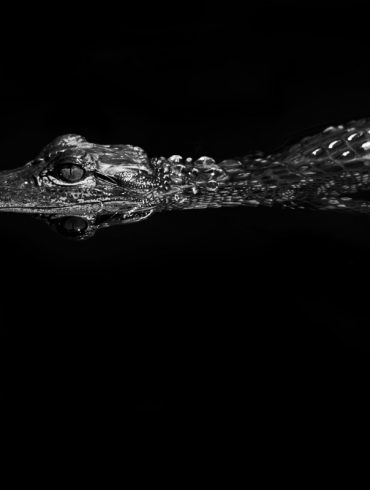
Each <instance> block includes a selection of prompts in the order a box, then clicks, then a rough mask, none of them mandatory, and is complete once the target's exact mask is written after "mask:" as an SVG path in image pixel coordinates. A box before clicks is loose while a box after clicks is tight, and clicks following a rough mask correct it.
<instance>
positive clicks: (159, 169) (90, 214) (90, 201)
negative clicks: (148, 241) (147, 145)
mask: <svg viewBox="0 0 370 490" xmlns="http://www.w3.org/2000/svg"><path fill="white" fill-rule="evenodd" d="M167 191H168V186H166V178H165V175H164V170H163V159H151V160H149V159H148V156H147V155H146V153H145V152H144V151H143V150H142V149H141V148H138V147H136V146H131V145H98V144H92V143H89V142H87V141H86V140H85V138H83V137H82V136H78V135H72V134H69V135H64V136H60V137H58V138H56V139H55V140H54V141H52V142H51V143H50V144H48V145H47V146H46V147H45V148H44V149H43V150H42V151H41V152H40V154H39V155H38V156H37V157H36V158H35V159H33V160H32V161H30V162H28V163H27V164H26V165H24V166H23V167H20V168H17V169H14V170H9V171H8V170H7V171H4V172H1V173H0V211H6V212H18V213H31V214H33V215H35V216H37V217H39V218H42V219H44V220H46V221H47V222H48V223H49V224H51V225H53V226H54V228H55V229H57V230H58V231H59V232H61V233H64V234H66V235H68V236H73V237H76V238H86V237H89V236H91V235H92V234H94V232H95V230H97V229H98V228H101V227H107V226H111V225H112V224H123V223H132V222H136V221H140V220H143V219H145V218H147V217H148V216H150V215H151V214H152V212H153V211H154V209H156V208H158V207H160V203H161V201H163V199H164V196H165V194H166V193H168V192H167Z"/></svg>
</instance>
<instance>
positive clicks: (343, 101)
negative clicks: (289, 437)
mask: <svg viewBox="0 0 370 490" xmlns="http://www.w3.org/2000/svg"><path fill="white" fill-rule="evenodd" d="M1 22H2V30H1V44H0V84H1V86H0V107H1V111H0V125H1V134H0V137H1V168H3V169H5V168H13V167H16V166H19V165H23V164H24V163H26V162H27V161H28V160H30V159H31V158H32V157H34V156H35V155H36V154H37V153H38V152H39V150H40V149H41V148H42V147H43V146H44V145H45V144H46V143H48V142H49V141H50V140H51V139H52V138H54V137H55V136H57V135H59V134H64V133H80V134H83V135H84V136H85V137H86V138H87V139H88V140H90V141H94V142H98V143H129V144H133V145H138V146H141V147H143V148H144V149H145V150H146V151H147V152H148V153H149V155H150V156H153V155H164V156H169V155H171V154H182V155H185V156H193V157H194V156H201V155H209V156H212V157H214V158H216V159H222V158H226V157H232V156H234V155H240V154H243V153H244V152H245V153H246V152H249V151H251V150H256V149H262V150H264V151H266V152H272V151H274V150H276V149H277V148H279V147H280V146H281V145H283V144H285V143H287V142H289V141H294V140H295V139H297V138H298V139H299V138H300V137H302V136H303V135H307V134H310V133H315V132H316V131H320V130H321V129H323V128H325V127H326V126H328V125H333V124H339V123H344V122H346V121H348V120H350V119H356V118H360V117H364V116H369V115H370V79H369V68H368V67H369V63H370V60H369V52H370V50H369V48H370V40H369V39H370V37H369V30H368V25H367V24H368V22H367V15H366V10H365V2H364V3H360V2H358V3H355V2H351V9H348V8H344V7H341V6H339V5H335V4H334V3H322V2H320V3H318V2H317V3H315V2H314V3H305V2H303V3H302V2H300V3H299V6H295V5H294V4H293V2H282V1H280V2H277V1H276V2H267V1H264V2H262V1H261V2H259V3H258V6H257V5H254V4H246V5H245V6H244V8H243V9H242V8H241V7H238V8H237V7H235V6H233V7H231V6H230V7H227V6H223V7H221V6H217V5H215V4H211V3H210V4H207V3H201V2H200V3H198V4H197V5H196V6H190V5H188V6H187V7H184V6H180V5H178V4H175V3H174V4H172V5H170V6H169V5H159V4H156V5H155V6H153V5H152V6H146V5H144V4H143V5H141V4H140V5H136V6H133V5H131V4H126V3H121V4H120V5H118V6H116V7H113V6H107V5H105V6H104V7H102V5H98V6H96V7H93V6H91V5H90V6H89V7H88V8H86V10H83V9H82V7H81V9H78V8H77V7H76V6H75V5H68V4H66V3H64V4H62V5H59V6H58V7H55V8H54V9H53V10H50V8H48V7H42V8H40V9H39V10H38V9H36V8H35V7H34V6H33V7H32V9H29V10H25V9H24V8H22V10H21V12H20V11H17V12H9V13H8V12H5V11H4V12H3V15H2V19H1ZM0 226H1V233H2V241H1V263H2V281H1V296H0V301H1V329H2V337H1V341H2V348H1V350H2V359H3V360H4V369H3V374H4V379H3V400H4V403H5V405H7V406H9V407H11V408H16V409H17V410H19V413H20V414H21V415H24V414H26V413H29V411H30V410H32V409H33V408H35V409H36V411H40V410H41V413H44V412H45V413H46V412H47V413H49V414H50V413H54V412H55V411H59V410H60V411H62V412H63V413H69V414H72V416H74V414H76V413H83V414H84V416H88V415H89V414H90V415H91V414H93V415H94V414H95V415H96V414H99V415H101V414H103V413H104V414H106V413H116V414H120V413H122V412H123V411H126V410H133V411H135V410H136V411H137V412H162V413H167V414H173V413H174V414H176V413H179V412H185V413H188V412H198V411H207V413H212V412H213V411H215V410H218V409H221V410H224V409H231V410H232V411H234V410H242V411H245V410H248V412H251V411H252V413H254V414H257V413H262V414H264V415H266V416H268V415H269V413H270V412H271V410H272V409H273V410H278V409H279V410H281V411H282V413H283V412H285V413H286V410H287V409H288V412H289V413H292V411H295V413H299V411H300V409H301V408H303V407H306V408H307V407H309V411H310V410H311V413H314V412H316V411H320V410H323V407H325V406H326V405H327V403H328V402H331V401H333V400H334V403H338V405H342V404H343V403H344V402H345V401H348V399H351V400H354V399H355V397H357V396H362V394H363V393H364V392H365V391H366V384H365V381H364V380H365V379H366V373H367V368H368V352H369V333H368V328H369V322H368V310H369V308H368V301H369V299H368V297H369V280H368V277H369V272H370V266H369V246H370V220H369V218H368V217H366V216H345V215H340V214H331V213H314V212H308V211H294V212H293V211H286V210H285V211H282V210H277V209H262V208H261V209H249V208H244V209H221V210H209V211H189V212H171V213H163V214H158V215H155V216H154V217H152V218H151V219H150V220H148V221H146V222H143V223H141V224H137V225H131V226H126V227H116V228H111V229H108V230H105V231H102V232H100V233H98V234H97V235H96V237H95V238H94V239H92V240H89V241H85V242H74V241H70V240H66V239H64V238H63V237H61V236H59V235H57V234H56V233H54V232H52V231H51V230H50V229H49V228H48V227H47V226H46V225H45V224H44V223H42V222H38V221H36V220H33V219H32V218H30V217H27V216H21V215H19V216H18V215H11V214H2V215H1V216H0ZM272 407H273V408H272Z"/></svg>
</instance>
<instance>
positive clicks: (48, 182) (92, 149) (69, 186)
mask: <svg viewBox="0 0 370 490" xmlns="http://www.w3.org/2000/svg"><path fill="white" fill-rule="evenodd" d="M369 179H370V119H363V120H360V121H352V122H350V123H348V124H347V125H345V126H337V127H330V128H327V129H326V130H324V131H323V132H321V133H320V134H318V135H316V136H311V137H307V138H304V139H303V140H302V141H301V142H299V143H298V144H296V145H294V146H292V147H290V148H288V149H287V150H285V151H282V152H280V153H278V154H275V155H267V156H263V154H262V153H257V154H254V155H247V156H245V157H242V158H233V159H230V160H224V161H222V162H219V163H216V162H215V161H214V160H213V159H212V158H209V157H201V158H198V159H197V160H195V161H193V160H192V159H191V158H188V159H186V160H183V159H182V158H181V157H179V156H176V155H175V156H172V157H169V158H164V157H161V158H152V159H149V158H148V156H147V155H146V153H145V152H144V151H143V150H142V149H141V148H138V147H134V146H130V145H96V144H93V143H89V142H87V141H86V140H85V139H84V138H83V137H82V136H77V135H65V136H61V137H58V138H56V139H55V140H54V141H52V142H51V143H50V144H49V145H47V146H46V147H45V148H44V149H43V150H42V151H41V153H40V154H39V155H38V157H37V158H35V159H34V160H32V161H30V162H28V163H27V164H26V165H25V166H24V167H21V168H18V169H15V170H9V171H5V172H1V173H0V210H1V211H7V212H18V213H31V214H33V215H36V216H38V217H42V218H44V219H46V220H48V222H49V223H51V224H52V225H54V226H56V227H57V229H58V230H59V231H61V232H64V233H65V234H67V235H69V236H74V237H78V238H86V237H89V236H91V235H93V234H94V232H95V231H96V230H97V229H99V228H102V227H108V226H112V225H114V224H124V223H132V222H137V221H141V220H143V219H146V218H148V217H149V216H150V215H151V214H153V213H154V212H158V211H163V210H171V209H202V208H217V207H223V206H240V205H245V206H259V205H261V206H275V205H277V206H282V207H290V208H314V209H322V210H341V211H352V212H366V213H369V212H370V202H368V201H366V200H361V199H358V198H357V197H358V193H359V192H361V191H366V190H370V182H369ZM356 194H357V195H356Z"/></svg>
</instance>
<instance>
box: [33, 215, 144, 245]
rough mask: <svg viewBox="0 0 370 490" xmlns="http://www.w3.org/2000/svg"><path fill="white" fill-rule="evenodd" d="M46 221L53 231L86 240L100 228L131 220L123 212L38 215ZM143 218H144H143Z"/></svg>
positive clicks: (75, 238)
mask: <svg viewBox="0 0 370 490" xmlns="http://www.w3.org/2000/svg"><path fill="white" fill-rule="evenodd" d="M38 219H40V220H42V221H44V222H46V223H47V224H48V225H49V226H50V227H51V228H52V230H53V231H55V232H57V233H58V234H60V235H62V236H64V237H66V238H71V239H74V240H86V239H88V238H91V237H93V236H94V235H95V233H96V232H97V231H98V230H99V229H101V228H108V227H110V226H114V225H122V224H126V223H127V222H131V221H129V220H126V219H125V216H124V214H118V213H117V214H114V215H97V216H55V215H53V216H45V215H41V216H38ZM143 219H144V218H143Z"/></svg>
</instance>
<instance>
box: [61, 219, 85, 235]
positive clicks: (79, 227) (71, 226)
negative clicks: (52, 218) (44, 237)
mask: <svg viewBox="0 0 370 490" xmlns="http://www.w3.org/2000/svg"><path fill="white" fill-rule="evenodd" d="M56 225H57V230H58V231H59V233H61V234H62V235H64V236H69V237H76V238H77V237H80V236H81V235H83V234H84V233H85V231H86V230H87V227H88V223H87V221H86V220H84V219H83V218H80V217H79V216H67V217H66V218H62V219H60V220H58V221H57V223H56Z"/></svg>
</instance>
